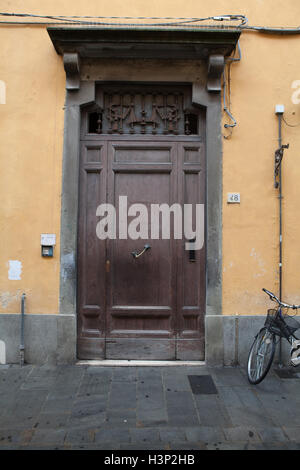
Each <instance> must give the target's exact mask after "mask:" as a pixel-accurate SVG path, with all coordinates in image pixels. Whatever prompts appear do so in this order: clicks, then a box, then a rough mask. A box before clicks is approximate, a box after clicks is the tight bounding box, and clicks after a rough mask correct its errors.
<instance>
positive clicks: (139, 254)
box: [131, 245, 151, 258]
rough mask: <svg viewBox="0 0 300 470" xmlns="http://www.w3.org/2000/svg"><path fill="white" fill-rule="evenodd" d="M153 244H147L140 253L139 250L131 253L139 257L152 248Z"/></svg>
mask: <svg viewBox="0 0 300 470" xmlns="http://www.w3.org/2000/svg"><path fill="white" fill-rule="evenodd" d="M150 248H151V246H150V245H145V246H144V248H143V249H142V251H140V252H139V253H138V252H137V251H132V252H131V254H132V256H133V257H134V258H139V257H140V256H141V255H142V254H143V253H145V252H146V251H147V250H150Z"/></svg>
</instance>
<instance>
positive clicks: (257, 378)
mask: <svg viewBox="0 0 300 470" xmlns="http://www.w3.org/2000/svg"><path fill="white" fill-rule="evenodd" d="M275 348H276V343H275V335H274V333H271V332H270V331H268V329H267V328H262V329H261V330H260V332H259V333H258V334H257V335H256V336H255V339H254V341H253V344H252V346H251V349H250V352H249V357H248V365H247V374H248V380H249V382H250V383H251V384H254V385H256V384H258V383H260V382H261V381H262V380H263V379H264V378H265V377H266V375H267V373H268V372H269V370H270V367H271V364H272V362H273V359H274V354H275Z"/></svg>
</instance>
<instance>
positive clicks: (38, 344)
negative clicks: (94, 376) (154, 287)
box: [0, 314, 290, 366]
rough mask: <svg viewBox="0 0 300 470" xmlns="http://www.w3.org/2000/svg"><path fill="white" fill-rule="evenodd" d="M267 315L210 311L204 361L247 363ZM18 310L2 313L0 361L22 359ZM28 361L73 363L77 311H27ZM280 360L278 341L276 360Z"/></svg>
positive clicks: (284, 357) (285, 353) (285, 348)
mask: <svg viewBox="0 0 300 470" xmlns="http://www.w3.org/2000/svg"><path fill="white" fill-rule="evenodd" d="M264 321H265V316H260V315H259V316H258V315H237V316H225V315H207V316H206V319H205V362H206V363H207V365H209V366H224V365H225V366H234V365H246V363H247V358H248V354H249V349H250V347H251V344H252V342H253V339H254V336H255V334H256V333H257V332H258V331H259V330H260V328H262V327H263V325H264ZM20 329H21V316H20V315H19V314H0V364H1V363H2V364H4V363H5V364H15V363H19V362H20V350H19V348H20ZM24 331H25V337H24V339H25V340H24V343H25V362H26V363H28V364H36V365H42V364H51V365H55V364H74V363H75V362H76V360H77V358H76V342H77V338H76V315H63V314H59V315H45V314H42V315H39V314H26V315H25V328H24ZM281 349H282V354H281V362H282V364H285V365H287V364H288V363H289V352H290V345H289V344H288V342H287V341H285V340H282V348H281ZM278 361H279V345H277V348H276V355H275V362H278Z"/></svg>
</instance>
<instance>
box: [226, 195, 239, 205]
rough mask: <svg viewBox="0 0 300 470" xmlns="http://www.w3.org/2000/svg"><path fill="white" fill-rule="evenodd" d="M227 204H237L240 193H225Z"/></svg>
mask: <svg viewBox="0 0 300 470" xmlns="http://www.w3.org/2000/svg"><path fill="white" fill-rule="evenodd" d="M227 202H229V203H231V204H234V203H236V204H239V203H240V202H241V196H240V193H227Z"/></svg>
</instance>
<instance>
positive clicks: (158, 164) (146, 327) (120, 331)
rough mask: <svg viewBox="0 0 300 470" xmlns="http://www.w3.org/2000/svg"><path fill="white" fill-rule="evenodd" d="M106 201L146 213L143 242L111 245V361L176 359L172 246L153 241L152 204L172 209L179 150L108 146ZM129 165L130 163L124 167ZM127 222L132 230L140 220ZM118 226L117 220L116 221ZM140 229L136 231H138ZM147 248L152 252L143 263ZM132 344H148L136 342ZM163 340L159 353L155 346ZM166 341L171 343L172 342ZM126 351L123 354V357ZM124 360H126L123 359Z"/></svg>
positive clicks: (111, 242)
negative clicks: (122, 200)
mask: <svg viewBox="0 0 300 470" xmlns="http://www.w3.org/2000/svg"><path fill="white" fill-rule="evenodd" d="M108 160H109V162H110V163H109V167H108V199H109V202H110V203H112V204H114V206H115V207H116V208H117V216H119V196H126V197H127V205H128V208H129V207H130V206H131V205H132V204H137V203H138V204H143V205H144V206H145V207H146V208H147V230H146V232H147V233H143V236H144V237H145V238H143V239H136V240H134V239H131V238H128V239H119V238H117V239H116V240H108V241H107V247H108V257H109V258H110V259H111V272H110V279H109V281H108V297H107V299H108V305H107V337H108V339H107V357H108V358H119V357H120V356H119V354H121V355H122V357H126V358H129V356H128V355H130V358H136V359H138V358H139V359H143V358H148V357H152V358H154V359H155V358H159V357H164V358H169V359H174V358H175V343H174V340H173V338H174V335H175V310H176V298H175V282H176V277H175V276H174V272H175V267H174V263H175V261H176V257H175V256H174V246H173V245H174V244H173V242H172V240H160V239H158V240H153V239H151V238H150V237H151V216H150V214H151V204H162V203H167V204H172V203H173V200H174V195H175V191H176V188H175V186H176V168H175V163H176V162H175V145H174V144H172V145H170V143H165V144H160V145H157V144H153V143H151V142H148V143H146V142H143V141H141V142H131V143H127V144H125V143H124V142H113V143H109V147H108ZM125 162H126V163H125ZM138 215H139V213H138V212H137V213H136V215H134V216H129V217H128V229H130V224H131V223H132V222H133V220H134V219H135V218H136V216H138ZM117 220H118V217H117ZM139 230H140V227H137V231H139ZM145 244H149V245H150V246H151V248H150V249H149V250H147V251H146V252H145V253H144V254H143V255H141V257H139V258H134V257H133V256H132V254H131V253H132V252H134V251H137V252H140V251H141V250H142V249H143V247H144V245H145ZM132 338H144V339H143V341H132ZM161 339H164V341H163V343H161V344H160V347H159V351H158V350H157V341H158V340H161ZM167 339H169V340H171V339H172V341H171V342H170V341H168V340H167ZM122 345H124V346H123V352H122V353H120V351H122ZM124 354H125V356H124Z"/></svg>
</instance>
